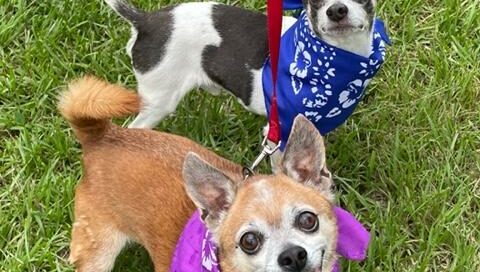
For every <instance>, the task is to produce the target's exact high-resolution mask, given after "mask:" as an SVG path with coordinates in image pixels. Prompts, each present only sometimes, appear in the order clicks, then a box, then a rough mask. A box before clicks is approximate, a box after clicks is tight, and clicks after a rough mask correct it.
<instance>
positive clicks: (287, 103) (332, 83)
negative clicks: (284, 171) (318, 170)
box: [262, 11, 390, 150]
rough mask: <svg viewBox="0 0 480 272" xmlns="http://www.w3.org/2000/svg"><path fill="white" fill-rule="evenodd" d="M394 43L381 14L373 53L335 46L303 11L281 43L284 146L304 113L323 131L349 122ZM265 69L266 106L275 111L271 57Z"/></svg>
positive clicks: (279, 97)
mask: <svg viewBox="0 0 480 272" xmlns="http://www.w3.org/2000/svg"><path fill="white" fill-rule="evenodd" d="M389 43H390V41H389V39H388V36H387V34H386V31H385V27H384V24H383V22H382V21H381V20H380V19H376V20H375V22H374V26H373V43H372V53H371V55H370V56H369V57H368V58H367V57H363V56H360V55H357V54H354V53H351V52H348V51H345V50H343V49H340V48H337V47H334V46H332V45H330V44H327V43H326V42H324V41H322V40H320V39H318V38H317V37H316V36H315V34H314V33H313V32H312V30H311V29H310V27H309V21H308V19H307V15H306V12H305V11H303V12H302V13H301V14H300V17H299V18H298V20H297V22H296V23H295V24H293V26H292V27H290V28H289V29H288V30H287V31H286V32H285V33H284V34H283V36H282V39H281V43H280V56H279V65H278V79H277V88H276V89H277V102H278V112H279V119H280V127H281V142H282V145H281V147H280V149H281V150H283V149H284V147H285V144H286V143H287V138H288V135H289V134H290V130H291V127H292V125H293V120H294V119H295V117H296V116H297V115H298V114H303V115H305V116H306V117H307V118H308V119H309V120H310V121H312V123H313V124H315V126H316V127H317V129H318V130H319V131H320V133H321V134H322V135H325V134H326V133H328V132H330V131H332V130H333V129H335V128H337V127H338V126H340V125H341V124H343V123H344V122H345V120H346V119H347V118H348V117H349V116H350V115H351V114H352V113H353V111H354V109H355V107H356V106H357V104H358V103H359V101H360V100H361V98H362V97H363V94H364V90H365V88H366V86H367V85H368V83H369V82H370V80H371V79H372V78H373V76H374V75H375V74H376V73H377V72H378V70H379V69H380V67H381V65H382V64H383V62H384V59H385V53H386V44H389ZM262 73H263V75H262V84H263V91H264V97H265V106H266V109H267V114H268V115H269V116H270V112H269V111H270V107H271V101H270V100H271V97H272V94H271V92H272V90H273V86H272V75H271V63H270V59H267V60H266V62H265V64H264V66H263V72H262Z"/></svg>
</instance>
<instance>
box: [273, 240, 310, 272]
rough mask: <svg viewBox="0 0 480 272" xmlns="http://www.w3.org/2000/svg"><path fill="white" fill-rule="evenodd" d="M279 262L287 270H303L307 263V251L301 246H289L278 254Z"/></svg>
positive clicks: (292, 271)
mask: <svg viewBox="0 0 480 272" xmlns="http://www.w3.org/2000/svg"><path fill="white" fill-rule="evenodd" d="M278 264H279V265H280V267H281V268H282V269H283V270H285V271H289V272H297V271H302V269H303V268H304V267H305V265H306V264H307V251H306V250H305V249H304V248H303V247H300V246H293V247H291V248H288V249H287V250H285V251H284V252H282V253H281V254H280V256H278Z"/></svg>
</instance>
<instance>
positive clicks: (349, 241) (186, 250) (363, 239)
mask: <svg viewBox="0 0 480 272" xmlns="http://www.w3.org/2000/svg"><path fill="white" fill-rule="evenodd" d="M334 211H335V215H336V217H337V226H338V238H337V253H338V254H339V255H340V256H342V257H344V258H346V259H348V260H353V261H362V260H364V259H365V257H366V253H367V248H368V243H369V241H370V234H369V232H368V231H367V230H366V229H365V227H363V226H362V224H361V223H360V222H359V221H358V220H357V219H356V218H355V216H353V215H352V214H351V213H349V212H348V211H346V210H344V209H342V208H340V207H335V209H334ZM216 253H217V248H216V245H215V243H214V242H213V240H212V236H211V233H210V232H209V231H208V229H207V228H206V226H205V224H204V223H203V222H202V220H201V218H200V213H199V212H198V211H197V212H195V213H194V214H193V215H192V217H191V218H190V220H189V221H188V223H187V225H186V226H185V228H184V229H183V232H182V234H181V236H180V238H179V240H178V242H177V247H176V249H175V252H174V254H173V258H172V263H171V266H170V272H186V271H189V272H220V271H221V270H220V265H219V260H218V258H217V254H216ZM333 271H340V270H339V264H338V262H337V263H336V264H335V267H334V270H333Z"/></svg>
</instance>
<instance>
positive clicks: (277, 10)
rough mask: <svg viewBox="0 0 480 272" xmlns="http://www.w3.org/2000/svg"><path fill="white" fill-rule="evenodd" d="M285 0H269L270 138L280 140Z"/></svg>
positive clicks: (277, 141)
mask: <svg viewBox="0 0 480 272" xmlns="http://www.w3.org/2000/svg"><path fill="white" fill-rule="evenodd" d="M282 2H283V1H282V0H267V32H268V49H269V52H270V62H271V65H272V83H273V90H272V98H271V106H270V117H269V120H268V125H269V129H268V134H267V138H268V140H270V141H272V142H274V143H279V142H280V120H279V117H278V104H277V76H278V58H279V53H280V39H281V35H282V17H283V3H282Z"/></svg>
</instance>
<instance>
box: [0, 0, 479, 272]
mask: <svg viewBox="0 0 480 272" xmlns="http://www.w3.org/2000/svg"><path fill="white" fill-rule="evenodd" d="M134 2H135V4H136V5H138V6H140V7H143V8H145V9H150V10H151V9H154V8H157V7H159V6H165V5H167V4H170V3H172V2H174V1H172V2H170V3H169V2H168V1H146V0H143V1H134ZM160 2H161V3H160ZM379 2H380V8H379V14H380V16H381V17H382V18H384V20H385V21H386V23H387V25H388V28H389V33H390V36H391V38H392V41H393V46H392V47H391V48H390V49H389V52H388V58H387V62H386V64H385V66H384V68H383V70H382V71H381V72H380V74H379V75H378V76H377V77H376V78H375V79H374V81H373V82H372V84H371V85H370V88H369V90H368V94H367V95H366V97H365V99H364V101H363V103H361V104H360V105H359V107H358V109H357V111H356V113H355V115H354V116H353V117H352V118H350V119H349V120H348V122H347V123H346V124H345V125H344V126H342V127H340V128H339V129H338V130H336V131H335V132H333V133H331V134H330V135H328V137H327V148H328V159H329V166H330V169H331V170H333V172H334V173H335V180H336V185H337V190H338V201H339V203H341V205H342V206H344V207H346V208H347V209H349V210H351V211H353V212H354V213H355V214H356V215H358V217H359V218H360V219H361V221H362V222H364V223H365V224H366V225H368V227H369V228H370V229H371V230H372V234H373V240H372V244H371V247H370V251H369V257H368V259H367V260H366V261H365V262H363V263H361V264H356V263H345V265H344V268H345V271H480V230H479V229H480V212H479V210H480V103H479V102H480V1H479V0H463V1H460V0H444V1H426V0H423V1H421V0H405V1H379ZM230 3H235V4H237V5H241V6H244V7H247V8H251V9H259V10H264V8H265V2H264V1H259V0H246V1H232V2H230ZM129 34H130V30H129V25H128V24H126V23H125V22H124V21H123V20H121V19H119V17H118V16H117V15H116V14H114V13H113V12H112V11H111V10H110V9H109V8H108V7H107V6H106V5H105V4H104V3H103V2H102V1H100V0H97V1H92V0H89V1H72V0H68V1H59V0H50V1H25V0H18V1H13V0H0V153H1V156H0V271H7V272H10V271H14V272H16V271H72V270H73V269H72V267H71V266H70V265H69V264H68V263H67V262H66V256H67V255H68V244H69V240H70V229H71V224H72V199H73V194H74V193H73V192H74V187H75V185H76V183H77V181H78V179H79V177H80V175H81V164H80V149H79V145H78V143H77V142H76V141H75V139H74V137H73V135H72V133H71V131H70V129H69V128H68V126H67V124H66V123H65V121H64V120H63V119H62V118H61V117H60V116H59V114H58V111H57V110H56V97H57V95H58V93H59V92H60V91H61V90H62V89H63V88H64V86H65V84H66V82H67V81H68V80H70V79H73V78H75V77H79V76H81V75H83V74H85V73H92V74H96V75H98V76H101V77H104V78H107V79H108V80H110V81H112V82H121V83H124V84H127V85H129V86H131V87H135V85H136V82H135V78H134V76H133V73H132V70H131V68H130V60H129V58H128V56H127V55H126V54H125V50H124V47H125V44H126V42H127V40H128V38H129ZM264 123H265V118H263V117H259V116H256V115H253V114H251V113H248V112H247V111H245V110H244V109H243V108H242V107H241V106H240V105H239V104H238V103H237V102H235V100H234V99H231V98H230V97H229V96H226V95H224V96H220V97H212V96H211V95H208V94H205V93H200V92H195V93H192V94H191V95H190V96H188V97H187V98H186V99H185V100H184V101H183V102H182V103H181V105H180V107H179V108H178V110H177V112H176V114H175V115H174V116H172V117H169V118H168V119H166V120H164V121H163V122H162V123H161V125H160V126H159V128H158V129H159V130H163V131H170V132H173V133H177V134H181V135H185V136H186V137H189V138H192V139H194V140H196V141H198V142H200V143H202V144H204V145H205V146H207V147H209V148H211V149H213V150H215V151H216V152H218V153H220V154H222V155H224V156H225V157H227V158H229V159H232V160H234V161H236V162H238V163H247V162H250V161H251V160H252V159H253V158H254V156H255V155H256V154H257V152H258V144H259V142H260V140H261V136H260V131H261V127H262V126H263V124H264ZM263 170H264V171H265V170H268V167H267V166H266V164H265V165H263ZM150 270H151V264H150V262H149V260H148V256H147V255H146V253H145V252H144V251H143V250H142V249H141V248H140V247H138V246H134V247H131V248H130V249H128V250H126V252H125V253H123V254H122V256H121V258H119V260H118V263H117V267H116V269H115V271H150Z"/></svg>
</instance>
